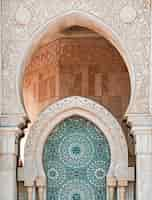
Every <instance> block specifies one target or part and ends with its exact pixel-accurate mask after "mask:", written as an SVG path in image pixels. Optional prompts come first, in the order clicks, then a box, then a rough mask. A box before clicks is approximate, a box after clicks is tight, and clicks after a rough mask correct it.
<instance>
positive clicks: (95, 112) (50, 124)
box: [24, 96, 128, 185]
mask: <svg viewBox="0 0 152 200" xmlns="http://www.w3.org/2000/svg"><path fill="white" fill-rule="evenodd" d="M73 115H79V116H81V117H85V118H86V119H88V120H90V121H92V122H93V123H94V124H95V125H97V126H98V127H99V129H101V130H102V131H103V132H104V134H105V135H106V137H107V140H108V142H109V145H110V148H111V166H110V169H109V172H108V176H115V177H116V178H117V179H121V178H125V179H127V178H128V148H127V143H126V140H125V136H124V133H123V131H122V129H121V127H120V125H119V123H118V122H117V120H116V119H115V118H114V117H113V116H112V114H111V113H110V112H109V111H108V110H106V109H105V108H104V107H103V106H101V105H99V104H97V103H96V102H94V101H92V100H89V99H87V98H84V97H78V96H75V97H68V98H65V99H63V100H60V101H58V102H56V103H55V104H53V105H50V106H49V107H48V108H47V109H46V110H44V112H42V113H41V114H40V116H39V118H38V120H37V121H35V122H34V124H33V125H32V126H31V128H30V130H29V135H28V137H27V141H26V144H25V150H24V152H25V157H24V164H25V166H24V178H25V184H27V185H28V184H32V183H29V182H30V181H31V182H34V181H37V182H38V184H41V185H45V184H46V179H45V173H44V169H43V163H42V156H43V147H44V145H45V141H46V139H47V137H48V135H49V134H50V133H51V130H52V129H53V128H54V127H55V126H56V125H57V124H58V123H59V122H60V121H62V120H64V119H66V118H67V117H70V116H73ZM29 179H30V181H29Z"/></svg>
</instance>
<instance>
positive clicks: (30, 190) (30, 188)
mask: <svg viewBox="0 0 152 200" xmlns="http://www.w3.org/2000/svg"><path fill="white" fill-rule="evenodd" d="M27 194H28V200H33V187H32V186H29V187H27Z"/></svg>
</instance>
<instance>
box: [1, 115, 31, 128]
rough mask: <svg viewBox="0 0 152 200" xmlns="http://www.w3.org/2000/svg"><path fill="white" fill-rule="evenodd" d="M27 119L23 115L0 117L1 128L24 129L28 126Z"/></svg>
mask: <svg viewBox="0 0 152 200" xmlns="http://www.w3.org/2000/svg"><path fill="white" fill-rule="evenodd" d="M26 122H27V117H25V115H22V114H13V115H0V127H4V128H12V129H14V128H15V127H16V128H17V127H18V128H23V127H24V126H25V125H26Z"/></svg>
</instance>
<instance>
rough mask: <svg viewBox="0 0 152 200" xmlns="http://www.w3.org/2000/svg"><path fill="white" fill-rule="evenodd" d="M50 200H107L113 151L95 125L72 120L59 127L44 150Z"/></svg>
mask: <svg viewBox="0 0 152 200" xmlns="http://www.w3.org/2000/svg"><path fill="white" fill-rule="evenodd" d="M43 162H44V169H45V172H46V175H47V200H106V175H107V172H108V169H109V166H110V148H109V144H108V142H107V139H106V138H105V136H104V134H103V133H102V132H101V130H99V129H98V128H97V127H96V126H95V125H94V124H93V123H92V122H90V121H88V120H86V119H84V118H81V117H78V116H74V117H70V118H68V119H66V120H64V121H63V122H61V123H60V124H58V125H57V126H56V127H55V128H54V130H53V131H52V133H51V134H50V135H49V137H48V139H47V142H46V145H45V147H44V155H43Z"/></svg>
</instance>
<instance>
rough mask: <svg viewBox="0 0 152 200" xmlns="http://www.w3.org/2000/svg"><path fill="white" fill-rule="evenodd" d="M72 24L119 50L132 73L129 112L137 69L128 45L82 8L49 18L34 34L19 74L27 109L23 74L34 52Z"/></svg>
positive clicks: (133, 98) (21, 92)
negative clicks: (87, 30) (92, 32)
mask: <svg viewBox="0 0 152 200" xmlns="http://www.w3.org/2000/svg"><path fill="white" fill-rule="evenodd" d="M71 26H82V27H84V28H88V29H90V30H92V31H94V32H96V33H98V34H99V35H101V36H102V37H104V38H105V39H107V40H108V41H110V42H111V43H112V45H113V46H114V47H115V48H116V49H117V50H118V52H119V53H120V55H121V56H122V58H123V60H124V62H125V64H126V67H127V69H128V72H129V75H130V82H131V95H130V102H129V106H128V109H127V113H129V112H130V110H131V109H132V106H133V104H134V101H135V84H136V82H135V70H134V66H133V63H132V58H131V55H130V53H129V52H128V50H127V47H125V46H124V45H125V44H124V43H123V42H122V40H121V38H120V37H119V35H117V34H116V33H115V32H114V31H113V30H112V29H111V28H110V27H109V26H107V25H106V24H104V23H103V22H102V20H100V19H99V18H98V17H97V16H95V15H93V14H90V13H87V12H84V11H81V10H72V11H70V12H66V13H63V14H62V15H59V16H57V17H55V18H53V19H51V20H48V22H47V23H46V24H44V26H43V27H41V28H40V30H38V31H37V32H36V33H35V34H34V35H33V37H32V39H31V41H30V43H29V46H28V47H27V50H26V53H25V55H24V60H23V62H22V65H20V68H19V70H18V75H17V85H18V86H19V88H18V93H19V96H20V97H21V103H22V105H23V107H24V109H25V111H26V108H25V105H24V99H23V76H24V72H25V68H26V66H27V65H28V63H29V61H30V59H31V56H32V54H33V52H34V51H35V49H36V48H37V47H38V46H39V44H40V43H43V42H44V41H45V40H46V38H48V37H49V38H50V39H51V40H54V39H55V38H56V35H57V34H58V33H60V32H61V31H63V30H65V29H67V28H68V27H71ZM43 40H44V41H43Z"/></svg>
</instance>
